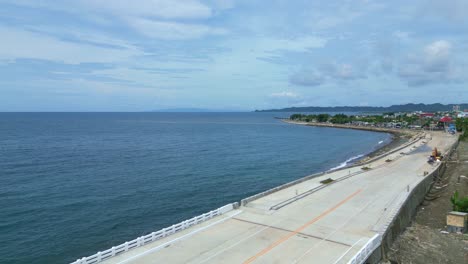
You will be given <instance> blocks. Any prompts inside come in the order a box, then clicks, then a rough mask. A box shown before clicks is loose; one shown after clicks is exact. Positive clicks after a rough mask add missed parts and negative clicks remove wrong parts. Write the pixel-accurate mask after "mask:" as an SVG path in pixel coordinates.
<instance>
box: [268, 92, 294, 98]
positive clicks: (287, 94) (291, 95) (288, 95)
mask: <svg viewBox="0 0 468 264" xmlns="http://www.w3.org/2000/svg"><path fill="white" fill-rule="evenodd" d="M270 97H274V98H299V95H298V94H296V93H293V92H287V91H282V92H279V93H272V94H270Z"/></svg>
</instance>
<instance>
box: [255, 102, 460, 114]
mask: <svg viewBox="0 0 468 264" xmlns="http://www.w3.org/2000/svg"><path fill="white" fill-rule="evenodd" d="M454 105H459V106H460V110H462V111H463V110H464V109H468V104H447V105H444V104H439V103H436V104H404V105H392V106H388V107H382V106H333V107H321V106H307V107H288V108H282V109H269V110H255V112H365V113H369V112H371V113H372V112H375V113H384V112H413V111H423V112H437V111H451V110H452V109H453V106H454Z"/></svg>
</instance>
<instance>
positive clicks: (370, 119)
mask: <svg viewBox="0 0 468 264" xmlns="http://www.w3.org/2000/svg"><path fill="white" fill-rule="evenodd" d="M289 118H290V119H291V120H295V121H304V122H319V123H324V122H330V123H332V124H351V123H353V122H361V123H369V124H379V123H399V124H400V125H401V126H402V127H404V126H408V125H411V124H413V125H420V126H423V125H427V126H428V125H429V122H430V121H429V120H424V119H421V118H419V116H416V115H411V114H402V115H397V116H395V115H394V114H393V113H386V114H384V115H364V116H354V115H350V116H348V115H345V114H336V115H334V116H331V115H329V114H318V115H314V114H311V115H304V114H293V115H291V116H290V117H289Z"/></svg>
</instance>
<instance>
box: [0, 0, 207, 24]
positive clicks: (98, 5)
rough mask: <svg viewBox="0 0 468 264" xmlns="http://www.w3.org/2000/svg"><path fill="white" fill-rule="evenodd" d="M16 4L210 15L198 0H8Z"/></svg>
mask: <svg viewBox="0 0 468 264" xmlns="http://www.w3.org/2000/svg"><path fill="white" fill-rule="evenodd" d="M7 1H10V2H12V3H13V4H16V5H23V6H30V7H42V8H48V9H51V10H59V11H68V12H74V11H78V10H77V9H81V11H83V10H86V11H88V12H93V13H106V14H112V15H114V16H115V15H117V16H120V17H128V16H137V17H139V16H149V17H160V18H183V19H197V18H208V17H210V16H211V15H212V10H211V8H210V7H209V6H207V5H205V4H203V3H201V2H199V1H197V0H177V1H173V0H138V1H136V2H134V1H126V0H113V1H107V0H78V1H70V2H67V4H66V5H60V4H57V2H56V1H51V0H44V1H35V0H14V1H11V0H7Z"/></svg>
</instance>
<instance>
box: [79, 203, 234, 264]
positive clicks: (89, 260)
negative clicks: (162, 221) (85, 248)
mask: <svg viewBox="0 0 468 264" xmlns="http://www.w3.org/2000/svg"><path fill="white" fill-rule="evenodd" d="M237 207H238V203H232V204H227V205H225V206H223V207H220V208H218V209H215V210H213V211H210V212H208V213H205V214H202V215H199V216H196V217H193V218H191V219H189V220H186V221H183V222H181V223H178V224H176V225H172V226H170V227H167V228H163V229H161V230H159V231H157V232H153V233H151V234H148V235H146V236H141V237H138V238H136V239H134V240H132V241H128V242H125V243H123V244H120V245H118V246H115V247H112V248H110V249H108V250H104V251H100V252H98V253H96V254H94V255H91V256H89V257H84V258H80V259H78V260H76V261H75V262H72V263H71V264H94V263H99V262H101V261H103V260H106V259H108V258H110V257H113V256H116V255H118V254H120V253H123V252H127V251H129V250H130V249H132V248H137V247H141V246H144V245H147V244H149V243H151V242H153V241H156V240H159V239H161V238H164V237H167V236H169V235H172V234H174V233H177V232H179V231H182V230H184V229H187V228H189V227H191V226H194V225H196V224H200V223H202V222H205V221H207V220H209V219H211V218H213V217H215V216H218V215H222V214H225V213H227V212H229V211H232V210H233V209H236V208H237Z"/></svg>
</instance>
